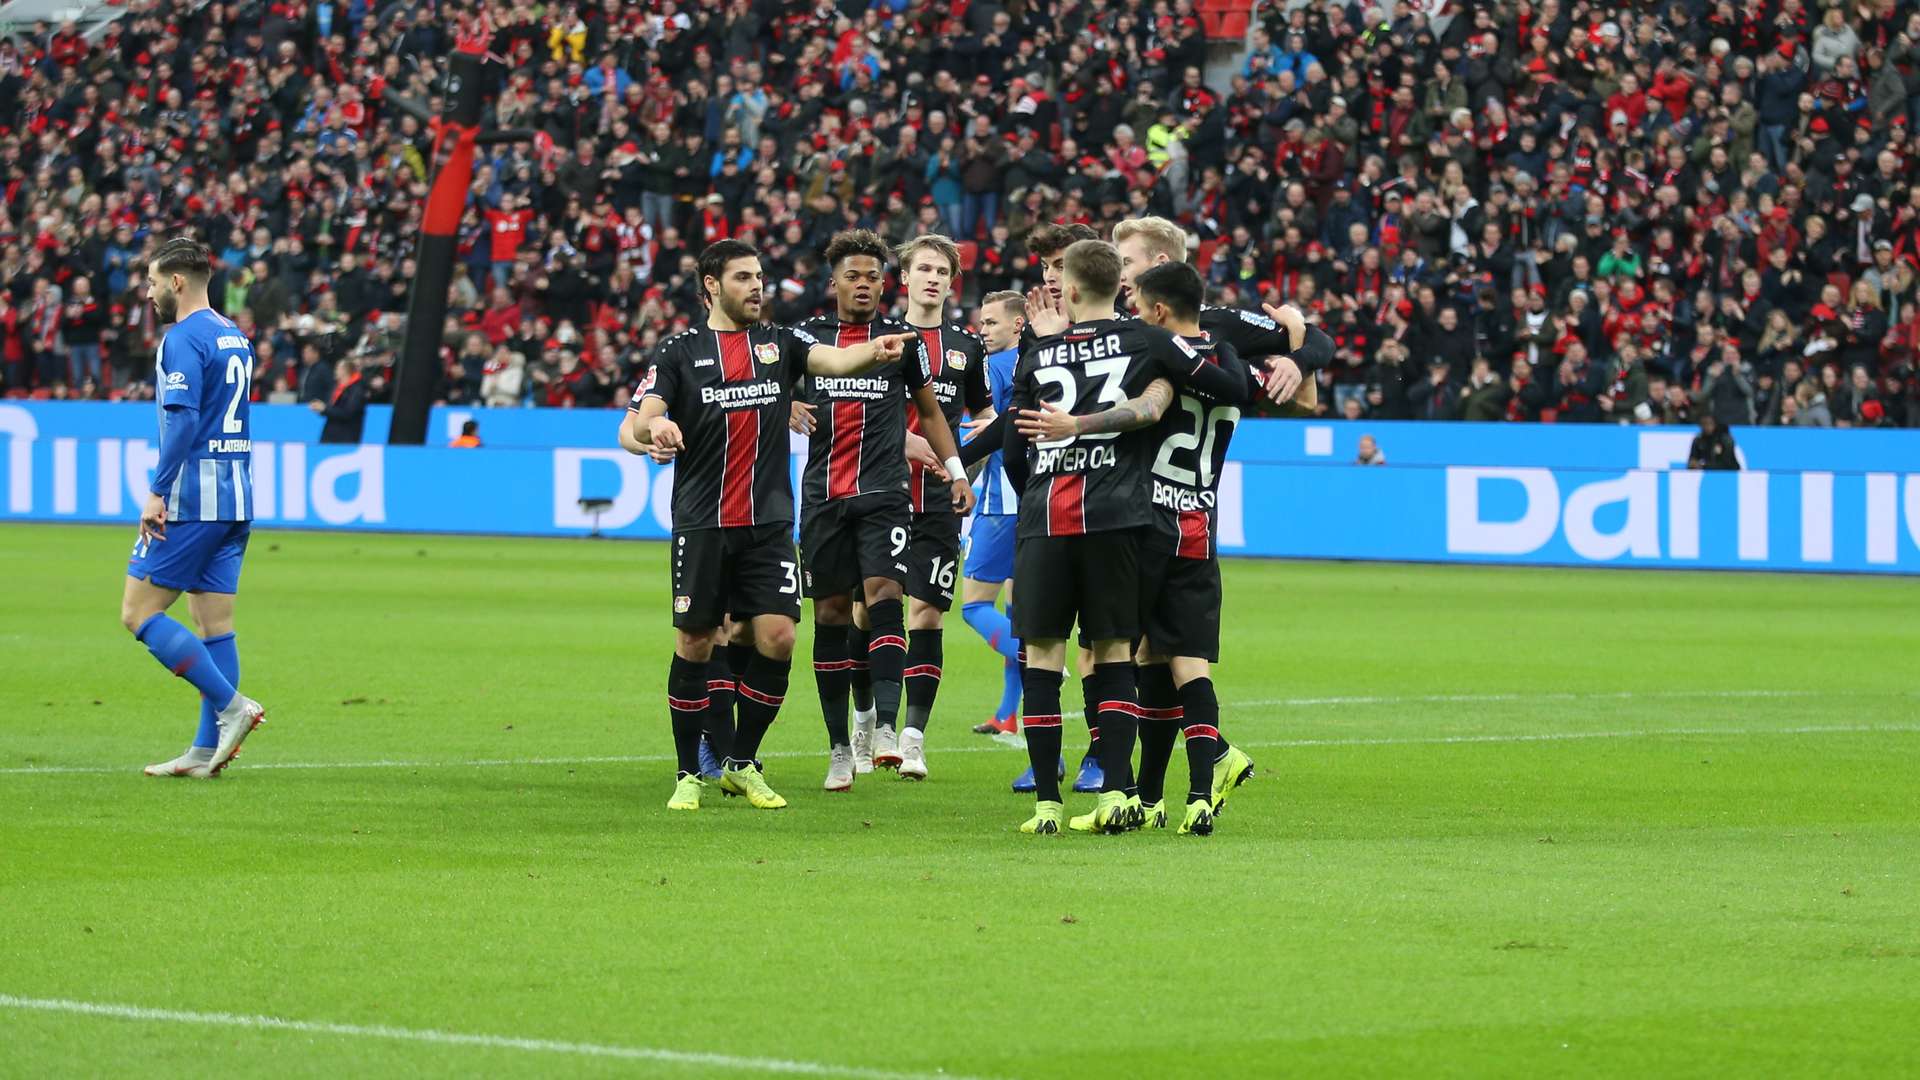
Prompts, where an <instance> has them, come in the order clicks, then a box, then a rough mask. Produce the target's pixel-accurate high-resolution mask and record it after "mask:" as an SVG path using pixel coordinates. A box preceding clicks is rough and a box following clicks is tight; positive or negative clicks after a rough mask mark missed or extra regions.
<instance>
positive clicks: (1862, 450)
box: [0, 403, 1920, 574]
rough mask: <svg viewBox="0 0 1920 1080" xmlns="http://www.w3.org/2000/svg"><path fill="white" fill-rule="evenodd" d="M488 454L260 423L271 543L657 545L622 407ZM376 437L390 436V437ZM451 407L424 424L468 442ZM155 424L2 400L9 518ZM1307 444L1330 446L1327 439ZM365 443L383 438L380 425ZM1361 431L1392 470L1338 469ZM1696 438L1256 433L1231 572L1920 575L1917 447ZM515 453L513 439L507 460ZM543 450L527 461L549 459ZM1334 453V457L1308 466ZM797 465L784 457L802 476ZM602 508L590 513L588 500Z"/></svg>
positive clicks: (89, 485)
mask: <svg viewBox="0 0 1920 1080" xmlns="http://www.w3.org/2000/svg"><path fill="white" fill-rule="evenodd" d="M475 415H477V416H478V417H479V418H480V420H481V435H482V438H483V439H485V440H486V442H487V446H486V447H485V448H483V449H479V450H451V449H445V448H443V447H438V446H428V447H387V446H382V445H378V444H373V443H369V444H365V445H360V446H322V445H318V444H315V443H313V442H311V441H310V440H312V439H313V438H315V437H316V436H317V434H318V431H319V421H318V417H316V416H314V415H313V414H312V413H311V412H310V411H309V410H306V409H303V408H298V407H294V406H280V407H271V406H261V407H257V408H256V410H255V413H254V427H255V438H254V463H253V470H254V490H255V501H256V504H257V520H259V521H260V523H261V524H262V525H263V526H267V527H272V526H276V525H279V526H285V527H292V528H323V529H371V530H386V531H398V532H447V533H499V534H512V535H526V536H567V535H584V534H586V533H588V532H589V531H590V530H592V529H594V528H595V527H596V525H597V527H598V528H599V529H600V531H602V532H603V533H605V534H607V535H610V536H622V537H633V538H663V537H665V536H666V535H667V534H668V531H669V528H670V522H671V506H672V485H673V470H672V469H671V468H661V467H657V466H655V465H653V464H652V463H651V462H649V461H647V460H646V459H644V458H640V457H635V456H633V455H630V454H626V453H624V452H622V451H621V450H619V449H618V448H617V447H616V446H614V445H613V442H614V430H615V427H616V425H617V424H618V423H619V418H620V414H618V413H616V412H614V411H612V410H597V411H593V412H562V411H558V410H552V411H545V410H503V411H499V412H490V411H485V410H479V411H476V413H475ZM381 419H382V420H383V421H384V416H383V417H382V418H381ZM460 419H461V411H460V410H442V411H441V412H439V413H437V414H436V416H435V418H434V424H435V427H436V428H438V429H441V430H447V429H448V428H449V426H450V427H451V430H453V431H456V432H457V430H458V421H459V420H460ZM154 430H155V422H154V414H153V411H152V408H151V407H150V406H148V407H142V406H134V405H124V404H120V405H115V404H66V403H31V404H26V403H5V404H0V442H4V444H5V461H4V467H3V468H0V521H8V520H11V521H74V522H122V523H127V524H128V525H129V527H131V523H132V521H133V518H134V516H135V515H136V514H137V513H138V508H139V506H140V503H141V500H142V499H143V497H144V494H145V491H146V487H147V482H148V479H149V477H150V476H151V474H152V470H153V467H154V462H155V459H156V457H157V447H156V445H155V442H154ZM1316 430H1318V431H1320V432H1322V433H1323V434H1315V433H1314V432H1315V431H1316ZM369 433H370V434H371V433H372V424H371V422H370V424H369ZM1361 434H1372V435H1374V436H1375V438H1376V439H1377V440H1378V441H1379V442H1380V444H1381V445H1382V447H1383V448H1384V450H1385V451H1386V453H1387V456H1388V460H1389V461H1390V462H1391V464H1389V465H1386V466H1383V467H1362V466H1357V465H1352V464H1349V463H1348V462H1350V461H1351V458H1352V454H1351V453H1350V452H1348V451H1349V450H1350V449H1351V447H1352V446H1353V445H1354V444H1355V443H1357V441H1358V439H1359V437H1360V435H1361ZM1692 435H1693V433H1692V432H1691V431H1690V430H1684V429H1673V428H1616V427H1597V426H1594V427H1571V426H1565V427H1562V426H1545V425H1478V424H1444V423H1429V424H1413V423H1409V424H1344V423H1340V424H1320V423H1302V422H1298V421H1260V420H1254V421H1247V422H1245V423H1243V424H1242V425H1241V427H1240V432H1239V434H1237V435H1236V436H1235V438H1234V441H1233V445H1232V452H1231V454H1230V456H1229V460H1228V463H1227V465H1226V467H1225V469H1224V470H1223V471H1222V474H1221V483H1220V488H1221V490H1220V506H1219V511H1220V539H1221V550H1222V552H1223V553H1225V554H1230V555H1258V556H1269V557H1292V558H1326V559H1389V560H1409V561H1435V562H1491V563H1522V564H1541V565H1564V566H1643V567H1671V568H1689V567H1691V568H1713V569H1753V570H1813V571H1843V572H1864V573H1895V574H1913V573H1920V432H1907V431H1803V430H1778V429H1737V431H1736V435H1737V437H1738V438H1739V440H1740V442H1741V444H1742V447H1743V452H1744V457H1745V461H1746V464H1747V466H1748V468H1747V471H1744V472H1739V473H1733V472H1726V473H1701V472H1689V471H1686V470H1685V469H1684V468H1678V469H1675V468H1673V466H1675V465H1676V464H1678V465H1684V462H1685V458H1686V451H1687V446H1688V443H1689V442H1690V441H1691V439H1692ZM516 440H518V442H516ZM542 442H545V443H551V445H524V444H537V443H542ZM1321 450H1324V451H1325V452H1324V453H1321V452H1319V451H1321ZM804 453H805V444H804V441H803V440H799V439H795V440H794V462H793V468H794V470H795V472H796V475H797V472H798V470H799V468H800V466H801V463H802V460H803V457H804ZM587 499H605V500H609V505H608V506H607V507H605V508H604V510H602V511H601V512H599V513H598V515H597V516H596V514H595V513H594V512H591V511H588V510H584V509H582V506H581V503H582V500H587Z"/></svg>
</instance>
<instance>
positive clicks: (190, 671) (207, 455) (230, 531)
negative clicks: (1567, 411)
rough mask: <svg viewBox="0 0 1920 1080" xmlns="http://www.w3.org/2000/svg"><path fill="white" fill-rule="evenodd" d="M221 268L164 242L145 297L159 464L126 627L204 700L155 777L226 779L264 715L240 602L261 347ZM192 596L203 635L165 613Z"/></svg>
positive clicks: (132, 573) (132, 575)
mask: <svg viewBox="0 0 1920 1080" xmlns="http://www.w3.org/2000/svg"><path fill="white" fill-rule="evenodd" d="M212 273H213V266H212V259H211V257H210V256H209V255H208V253H207V249H206V248H205V247H203V246H202V245H200V244H199V243H198V242H196V241H194V240H191V239H188V238H185V237H178V238H175V239H173V240H169V241H167V242H166V243H165V244H162V245H161V246H160V248H159V249H158V250H157V251H155V252H154V254H153V257H152V259H151V260H149V262H148V265H147V298H148V299H149V300H151V301H152V302H153V310H154V314H155V315H156V316H157V318H158V320H159V322H160V323H161V325H165V324H168V323H172V324H173V326H172V329H170V330H168V331H167V333H166V337H165V338H163V339H162V340H161V342H160V349H159V353H158V355H157V357H156V364H155V368H156V370H155V372H154V387H155V391H154V396H155V398H156V399H157V401H158V404H159V406H160V461H159V464H158V465H157V466H156V467H155V469H154V473H153V483H152V485H151V486H150V487H149V488H148V492H149V494H148V496H147V502H146V506H145V507H143V508H142V509H141V511H140V540H139V542H138V543H136V544H135V545H134V547H133V558H132V559H131V560H130V561H129V562H128V563H127V586H126V592H125V594H124V595H123V596H122V598H121V601H120V621H121V622H122V623H123V624H125V626H126V628H127V629H128V630H130V631H132V632H133V636H134V638H135V639H137V640H138V641H139V642H140V643H141V644H143V645H145V646H146V647H147V651H148V652H150V653H152V654H153V658H154V659H155V660H158V661H160V664H161V666H163V667H165V668H166V669H167V670H168V671H171V672H173V673H174V674H175V675H177V676H179V677H180V678H182V679H185V680H187V681H188V682H190V683H192V684H193V687H194V689H196V690H198V691H200V727H199V730H198V731H197V732H196V733H195V734H194V737H193V745H191V746H189V747H188V748H187V750H186V752H185V753H183V754H181V755H180V756H179V757H177V758H174V759H173V760H172V761H167V762H162V763H160V764H158V765H149V766H147V768H146V773H147V775H148V776H191V777H209V776H218V775H219V774H220V771H221V770H222V769H225V768H226V767H227V765H228V764H229V763H230V762H232V761H233V758H234V755H236V754H238V753H239V752H240V744H241V742H242V741H244V740H245V739H246V737H247V734H248V733H249V732H251V731H252V730H253V729H254V728H255V727H256V726H258V725H259V723H260V719H261V717H262V716H263V715H264V713H265V710H264V709H262V708H261V707H260V703H259V702H256V701H254V700H253V699H252V698H249V697H247V696H246V695H244V694H242V693H240V691H239V690H238V689H236V687H237V686H238V685H239V682H240V652H239V649H238V647H237V646H236V645H235V644H234V636H233V598H234V594H235V593H236V592H238V591H239V589H240V562H241V559H242V558H243V557H244V556H245V555H246V551H247V536H248V533H249V532H250V528H251V527H250V522H251V519H252V517H253V473H252V469H253V441H252V432H251V430H250V429H249V427H248V423H247V411H248V410H247V399H248V397H249V395H250V392H251V390H252V383H253V345H252V343H250V342H249V341H248V340H247V336H246V334H244V333H242V332H241V330H240V328H239V327H237V326H235V325H234V324H233V321H232V320H230V319H227V318H225V317H223V316H221V315H220V314H218V313H217V312H215V311H214V310H213V308H212V307H211V306H210V305H209V304H208V303H207V279H208V278H209V277H211V276H212ZM183 592H184V593H186V594H187V609H188V611H189V612H191V613H192V615H193V621H194V623H195V624H196V625H197V626H198V627H199V628H200V633H199V634H198V635H196V634H194V632H193V631H191V630H188V629H187V628H186V627H185V626H182V625H181V624H180V623H178V622H175V621H174V619H173V618H172V616H170V615H168V614H167V609H168V608H170V607H172V606H173V602H174V601H175V600H178V599H179V598H180V594H181V593H183Z"/></svg>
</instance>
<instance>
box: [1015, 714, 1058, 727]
mask: <svg viewBox="0 0 1920 1080" xmlns="http://www.w3.org/2000/svg"><path fill="white" fill-rule="evenodd" d="M1020 723H1021V724H1022V725H1024V726H1026V727H1030V728H1036V727H1059V726H1060V717H1059V716H1058V715H1054V716H1023V717H1021V718H1020Z"/></svg>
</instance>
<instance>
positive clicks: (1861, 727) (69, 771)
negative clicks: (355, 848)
mask: <svg viewBox="0 0 1920 1080" xmlns="http://www.w3.org/2000/svg"><path fill="white" fill-rule="evenodd" d="M1915 732H1920V725H1913V726H1908V725H1900V724H1878V725H1875V724H1838V725H1832V726H1814V727H1791V728H1644V729H1639V730H1632V731H1546V732H1531V733H1529V732H1520V733H1515V734H1510V735H1415V736H1406V737H1401V736H1383V737H1380V738H1354V739H1235V740H1234V745H1235V746H1253V747H1262V748H1282V749H1284V748H1286V747H1295V746H1447V745H1453V744H1467V743H1534V742H1577V741H1581V740H1586V739H1657V738H1661V737H1663V736H1669V735H1680V736H1696V735H1707V736H1714V735H1718V736H1729V737H1753V736H1759V735H1843V734H1890V735H1900V734H1911V733H1915ZM1026 748H1027V744H1026V739H1025V738H1024V737H1022V736H1019V735H997V736H995V737H994V738H993V741H992V742H991V743H990V744H980V743H975V744H973V745H971V746H950V747H943V748H941V750H940V754H941V755H946V754H991V753H994V752H996V751H1000V750H1012V751H1016V752H1017V751H1021V750H1025V749H1026ZM819 756H820V752H819V751H817V750H781V751H777V752H775V753H771V754H762V755H761V757H763V758H816V757H819ZM673 760H675V758H674V756H673V755H672V754H621V755H613V756H600V757H549V758H482V759H478V760H467V761H264V762H260V763H259V764H256V765H249V766H246V771H248V772H258V771H260V770H262V769H490V768H503V767H513V766H536V765H644V764H654V763H659V762H664V761H673ZM132 771H133V770H132V766H127V765H117V766H105V765H47V766H42V767H34V766H28V767H25V768H12V769H0V776H35V775H45V776H63V775H75V774H80V775H108V774H113V773H129V772H132Z"/></svg>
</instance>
